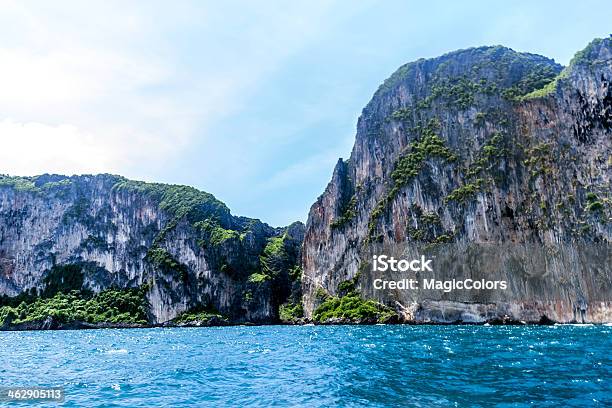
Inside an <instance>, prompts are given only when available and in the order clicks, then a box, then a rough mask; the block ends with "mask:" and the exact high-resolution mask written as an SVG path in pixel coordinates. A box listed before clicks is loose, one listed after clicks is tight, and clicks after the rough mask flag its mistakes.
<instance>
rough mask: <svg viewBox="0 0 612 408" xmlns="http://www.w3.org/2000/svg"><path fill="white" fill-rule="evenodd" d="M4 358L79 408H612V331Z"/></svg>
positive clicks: (407, 329) (109, 347) (39, 344)
mask: <svg viewBox="0 0 612 408" xmlns="http://www.w3.org/2000/svg"><path fill="white" fill-rule="evenodd" d="M0 350H1V351H0V356H1V361H0V381H1V382H2V386H64V387H65V390H66V402H65V405H66V406H74V407H77V406H78V407H93V406H102V405H103V406H123V407H139V406H142V407H145V406H168V407H176V406H215V407H216V406H269V405H272V404H277V405H278V406H325V407H328V406H366V405H367V406H373V407H384V406H397V407H400V406H401V407H405V406H418V407H432V406H443V407H448V406H481V407H491V406H499V407H510V406H519V407H520V406H536V407H543V406H580V407H581V406H584V407H591V406H612V383H611V381H612V378H611V377H612V355H611V354H610V352H611V351H612V327H606V326H552V327H508V326H506V327H493V326H492V327H484V326H361V327H357V326H326V327H324V326H301V327H299V326H296V327H289V326H263V327H222V328H192V329H161V328H158V329H131V330H83V331H46V332H0ZM28 406H32V405H28Z"/></svg>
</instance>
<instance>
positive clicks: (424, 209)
mask: <svg viewBox="0 0 612 408" xmlns="http://www.w3.org/2000/svg"><path fill="white" fill-rule="evenodd" d="M611 81H612V38H607V39H599V40H595V41H593V42H592V43H591V44H589V45H588V47H587V48H585V49H584V50H583V51H581V52H579V53H577V54H576V56H575V58H574V59H573V60H572V62H571V63H570V65H569V66H568V67H565V68H564V67H562V66H560V65H558V64H556V63H555V62H554V61H552V60H550V59H548V58H545V57H542V56H538V55H533V54H527V53H519V52H515V51H513V50H511V49H508V48H505V47H501V46H496V47H481V48H472V49H467V50H461V51H456V52H452V53H449V54H446V55H443V56H441V57H439V58H434V59H428V60H424V59H421V60H418V61H416V62H413V63H409V64H406V65H404V66H402V67H401V68H399V69H398V70H397V71H396V72H395V73H394V74H393V75H391V77H390V78H389V79H387V80H386V81H385V82H384V83H383V84H382V85H381V86H380V88H379V89H378V90H377V91H376V93H375V94H374V96H373V98H372V100H371V101H370V102H369V103H368V105H367V106H366V107H365V109H364V110H363V112H362V114H361V116H360V118H359V121H358V124H357V135H356V141H355V145H354V147H353V150H352V153H351V156H350V158H349V159H348V160H346V161H343V160H340V161H338V164H337V165H336V168H335V169H334V172H333V176H332V180H331V181H330V183H329V184H328V186H327V188H326V190H325V192H324V193H323V194H322V195H321V196H320V197H319V199H318V200H317V201H316V203H315V204H314V205H313V206H312V208H311V210H310V213H309V217H308V222H307V226H306V236H305V241H304V246H303V268H304V276H303V291H304V308H305V312H306V314H307V316H312V315H313V312H314V311H315V310H316V308H317V307H318V306H319V305H320V304H321V303H322V300H323V299H324V298H325V297H328V296H330V295H331V296H338V295H339V294H341V292H342V285H344V286H346V283H347V282H350V283H351V285H354V286H355V287H356V290H357V292H358V293H359V294H360V295H361V296H362V297H365V298H372V299H375V300H377V301H379V302H381V303H383V304H386V305H387V306H389V307H391V308H393V309H395V310H396V312H397V313H398V314H399V315H400V317H401V318H403V319H404V320H408V321H439V322H452V321H473V322H483V321H487V320H495V319H498V318H500V319H511V320H524V321H538V320H539V319H542V318H544V319H545V320H546V319H552V320H554V321H559V322H569V321H591V322H609V321H612V272H611V268H610V265H611V264H612V258H611V256H610V246H609V245H610V241H611V240H612V214H611V201H610V200H611V197H610V195H611V190H612V189H611V175H612V169H611V167H612V85H611ZM398 245H399V246H403V247H404V248H405V249H407V250H408V252H410V251H411V250H415V249H416V248H423V247H428V248H432V247H436V246H438V247H447V248H451V250H454V251H455V253H456V254H462V253H465V252H466V251H467V250H468V249H467V248H468V247H469V246H470V245H481V246H486V245H489V246H493V247H498V248H507V250H504V251H503V252H502V253H499V251H498V253H497V255H496V257H497V258H496V259H497V261H496V264H495V265H496V266H495V267H493V266H492V267H491V269H490V270H489V274H490V276H491V277H504V278H506V279H508V281H509V282H508V283H509V286H510V287H509V289H508V290H506V291H505V292H504V293H503V294H500V293H493V291H489V292H487V291H484V292H482V291H481V292H476V291H467V292H466V291H453V292H450V293H445V292H442V291H426V290H420V291H388V290H387V291H385V290H379V291H376V290H373V289H372V278H373V276H372V272H371V271H370V269H369V266H368V260H369V259H370V258H368V257H369V256H370V254H371V253H372V252H374V249H375V248H392V247H394V246H395V247H396V246H398ZM585 248H591V249H592V248H596V249H597V251H595V252H596V253H595V254H594V256H595V257H597V259H598V261H597V262H593V263H591V264H589V263H588V262H586V263H585V262H582V261H580V259H581V258H584V257H585V252H584V251H585ZM553 249H554V251H552V250H553ZM547 251H548V252H547ZM417 252H418V251H417ZM552 252H554V254H553V255H551V253H552ZM415 253H416V252H415ZM519 253H520V255H517V254H519ZM536 254H537V255H536ZM512 256H515V258H512ZM516 256H518V258H516ZM511 258H512V259H511ZM535 258H538V259H537V260H535ZM513 259H514V261H517V260H519V261H520V263H521V264H522V266H521V265H519V266H517V262H514V263H513V262H511V261H512V260H513ZM540 261H542V262H540ZM512 264H514V266H512ZM525 264H528V266H526V267H525ZM469 273H470V272H469V271H468V272H466V271H457V270H456V269H453V268H446V269H442V270H437V271H436V278H438V279H453V278H457V277H463V276H466V274H467V275H468V276H469ZM479 273H485V274H486V271H485V272H479ZM478 277H480V276H478Z"/></svg>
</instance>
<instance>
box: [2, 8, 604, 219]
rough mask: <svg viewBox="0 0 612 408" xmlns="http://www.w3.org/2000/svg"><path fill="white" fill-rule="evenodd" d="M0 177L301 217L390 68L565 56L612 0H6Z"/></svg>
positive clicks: (599, 33)
mask: <svg viewBox="0 0 612 408" xmlns="http://www.w3.org/2000/svg"><path fill="white" fill-rule="evenodd" d="M1 4H2V7H0V38H2V39H3V40H2V42H1V44H0V61H2V63H1V64H0V90H1V91H0V141H1V143H2V148H1V149H0V173H8V174H16V175H34V174H40V173H45V172H55V173H62V174H80V173H98V172H109V173H115V174H122V175H125V176H127V177H130V178H135V179H143V180H147V181H161V182H168V183H177V184H188V185H192V186H195V187H198V188H200V189H202V190H205V191H208V192H211V193H213V194H215V195H216V196H217V197H218V198H219V199H221V200H222V201H224V202H225V203H226V204H227V205H228V206H229V207H230V208H231V209H232V212H233V213H234V214H237V215H245V216H250V217H256V218H260V219H262V220H264V221H266V222H268V223H270V224H272V225H276V226H278V225H285V224H288V223H290V222H292V221H294V220H302V221H305V219H306V216H307V213H308V209H309V207H310V205H311V204H312V203H313V202H314V200H315V199H316V198H317V196H318V195H319V194H321V193H322V191H323V189H324V188H325V185H326V184H327V182H328V181H329V179H330V176H331V172H332V169H333V166H334V164H335V162H336V161H337V159H338V157H344V158H346V157H348V155H349V154H350V150H351V147H352V144H353V139H354V136H355V135H354V134H355V125H356V121H357V118H358V116H359V114H360V112H361V109H362V108H363V107H364V106H365V104H366V103H367V102H368V100H369V99H370V97H371V96H372V94H373V93H374V91H375V90H376V88H377V87H378V85H379V84H380V83H381V82H382V81H383V80H384V79H385V78H386V77H388V76H389V75H390V74H391V73H392V72H393V71H394V70H395V69H396V68H397V67H399V66H400V65H402V64H404V63H406V62H408V61H412V60H415V59H418V58H421V57H434V56H437V55H440V54H442V53H445V52H448V51H452V50H454V49H459V48H467V47H471V46H478V45H494V44H502V45H506V46H509V47H511V48H514V49H516V50H520V51H529V52H534V53H540V54H543V55H547V56H549V57H552V58H554V59H555V60H556V61H557V62H560V63H562V64H567V62H568V61H569V59H570V58H571V57H572V55H573V54H574V53H575V52H576V51H577V50H579V49H581V48H583V47H584V46H585V45H586V44H587V43H588V42H589V41H590V40H591V39H593V38H595V37H603V36H607V35H608V34H609V30H610V25H609V19H610V16H612V3H610V2H606V1H598V2H595V1H593V2H589V1H581V2H578V1H565V2H563V1H550V2H547V1H542V2H533V1H532V2H527V1H525V2H520V1H515V2H498V3H496V4H495V5H494V6H492V3H491V2H487V1H463V2H450V1H448V2H442V1H429V2H423V1H414V2H413V1H380V2H374V1H359V2H349V1H342V2H340V1H316V0H315V1H308V2H272V1H265V2H246V1H244V2H237V1H227V2H213V1H207V2H205V1H193V2H190V1H173V2H167V1H164V2H162V1H157V2H156V1H147V2H145V1H133V2H113V1H104V2H102V1H101V2H80V1H56V2H43V1H39V2H37V1H2V3H1Z"/></svg>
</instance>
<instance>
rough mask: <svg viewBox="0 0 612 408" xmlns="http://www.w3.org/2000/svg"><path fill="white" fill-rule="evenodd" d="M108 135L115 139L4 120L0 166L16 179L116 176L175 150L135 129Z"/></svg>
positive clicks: (0, 125) (73, 129)
mask: <svg viewBox="0 0 612 408" xmlns="http://www.w3.org/2000/svg"><path fill="white" fill-rule="evenodd" d="M112 134H113V135H115V136H114V137H103V135H100V134H96V133H90V132H88V131H86V130H83V129H79V128H77V127H76V126H73V125H57V126H51V125H47V124H43V123H35V122H31V123H18V122H14V121H12V120H8V119H5V120H3V121H0V137H1V138H2V149H1V150H0V163H2V168H3V169H5V168H6V169H10V170H11V171H10V173H12V174H19V175H35V174H42V173H60V174H69V175H71V174H81V173H102V172H110V173H118V172H120V170H121V169H126V168H130V167H131V166H132V162H133V161H143V162H144V161H147V160H150V159H151V158H159V157H161V156H163V155H167V154H168V153H169V152H172V151H173V150H174V149H176V146H175V145H174V144H173V143H171V141H170V140H165V139H161V138H157V139H154V140H151V137H152V136H151V135H143V134H138V133H137V130H135V129H129V128H123V129H114V130H113V131H112ZM6 135H10V137H5V136H6ZM158 165H159V163H158ZM143 177H145V178H146V175H144V174H143Z"/></svg>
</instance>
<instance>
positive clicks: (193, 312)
mask: <svg viewBox="0 0 612 408" xmlns="http://www.w3.org/2000/svg"><path fill="white" fill-rule="evenodd" d="M172 322H174V323H179V324H187V325H189V324H193V325H203V326H206V325H222V324H229V319H228V318H227V316H224V315H222V314H221V313H219V312H218V311H216V310H214V309H212V308H205V307H195V308H192V309H190V310H187V311H185V312H183V313H181V314H180V315H179V316H178V317H176V318H174V319H173V320H172Z"/></svg>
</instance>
